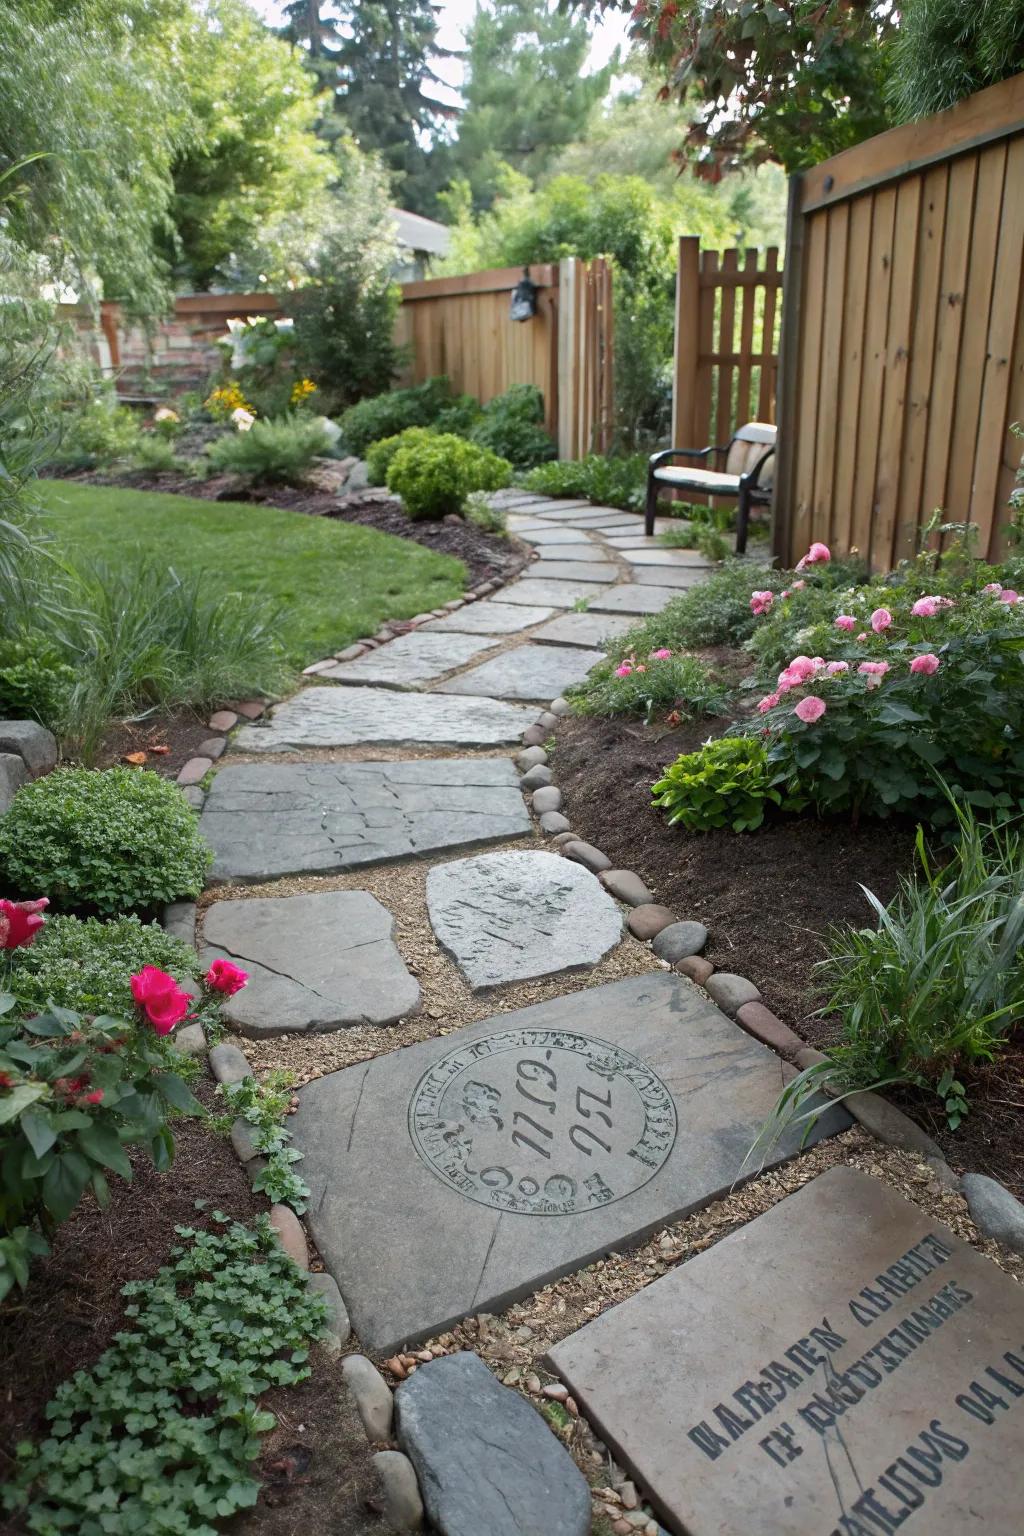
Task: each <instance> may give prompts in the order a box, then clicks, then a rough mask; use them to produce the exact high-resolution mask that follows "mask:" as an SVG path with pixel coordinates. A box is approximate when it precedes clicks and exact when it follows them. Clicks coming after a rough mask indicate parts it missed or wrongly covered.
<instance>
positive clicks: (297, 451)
mask: <svg viewBox="0 0 1024 1536" xmlns="http://www.w3.org/2000/svg"><path fill="white" fill-rule="evenodd" d="M327 448H328V441H327V435H326V433H325V432H324V429H323V425H322V423H321V422H320V421H318V420H317V419H316V418H315V417H309V416H300V415H298V414H295V415H291V416H281V417H279V418H278V419H277V420H276V421H254V422H253V424H252V426H251V427H250V428H249V430H248V431H247V432H226V433H225V434H224V436H223V437H218V438H216V439H215V441H214V442H212V443H211V444H210V445H209V447H208V448H207V450H206V452H207V456H208V457H209V460H210V464H211V466H212V468H214V469H215V470H217V471H219V472H220V473H221V474H225V473H226V474H232V475H245V477H246V478H247V479H249V480H251V481H253V483H254V484H256V485H262V484H271V485H298V484H301V482H302V478H303V476H304V475H305V474H306V472H307V471H308V470H309V468H310V465H311V464H312V463H313V460H314V459H315V458H318V457H319V456H320V455H321V454H324V453H326V451H327Z"/></svg>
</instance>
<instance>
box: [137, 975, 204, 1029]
mask: <svg viewBox="0 0 1024 1536" xmlns="http://www.w3.org/2000/svg"><path fill="white" fill-rule="evenodd" d="M131 985H132V997H134V999H135V1001H136V1002H137V1003H138V1005H139V1007H140V1008H141V1009H142V1011H143V1013H144V1014H145V1015H146V1018H147V1019H148V1020H149V1022H150V1023H151V1024H152V1026H153V1028H154V1029H155V1030H156V1032H157V1034H158V1035H169V1034H170V1032H171V1030H172V1029H173V1028H174V1027H175V1025H176V1024H180V1023H181V1021H182V1019H183V1018H184V1017H185V1015H186V1014H187V1013H188V1011H189V1008H190V1007H191V1006H192V999H191V998H190V997H189V995H188V993H187V992H183V991H182V990H181V988H180V987H179V986H178V983H177V982H176V981H175V979H174V977H173V976H168V974H167V972H166V971H161V970H160V969H158V967H157V966H155V965H144V966H143V967H142V970H141V971H139V972H138V973H137V975H135V976H133V977H132V980H131Z"/></svg>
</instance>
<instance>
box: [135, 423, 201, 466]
mask: <svg viewBox="0 0 1024 1536" xmlns="http://www.w3.org/2000/svg"><path fill="white" fill-rule="evenodd" d="M131 465H132V468H133V469H140V470H142V471H143V472H144V473H145V474H148V475H171V474H176V473H180V472H182V471H184V470H186V469H187V468H188V464H187V462H186V461H185V460H184V459H182V458H180V457H179V456H178V454H176V453H175V451H174V444H173V442H171V441H169V439H168V438H167V437H165V436H163V435H158V434H157V433H156V432H145V433H143V434H142V436H141V437H140V438H139V439H138V441H137V442H136V444H135V446H134V448H133V449H132V450H131Z"/></svg>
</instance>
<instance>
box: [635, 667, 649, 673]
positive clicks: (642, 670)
mask: <svg viewBox="0 0 1024 1536" xmlns="http://www.w3.org/2000/svg"><path fill="white" fill-rule="evenodd" d="M636 670H637V671H638V672H646V671H647V668H646V667H644V666H640V667H637V668H636Z"/></svg>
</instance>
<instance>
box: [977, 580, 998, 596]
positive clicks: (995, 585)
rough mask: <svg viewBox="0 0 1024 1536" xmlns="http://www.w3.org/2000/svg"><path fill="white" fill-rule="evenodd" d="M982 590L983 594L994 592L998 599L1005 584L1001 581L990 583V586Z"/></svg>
mask: <svg viewBox="0 0 1024 1536" xmlns="http://www.w3.org/2000/svg"><path fill="white" fill-rule="evenodd" d="M981 590H982V591H983V592H993V593H994V594H995V595H996V597H998V596H999V594H1000V592H1001V591H1002V590H1003V584H1002V582H1001V581H990V582H989V584H988V586H987V587H982V589H981Z"/></svg>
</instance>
